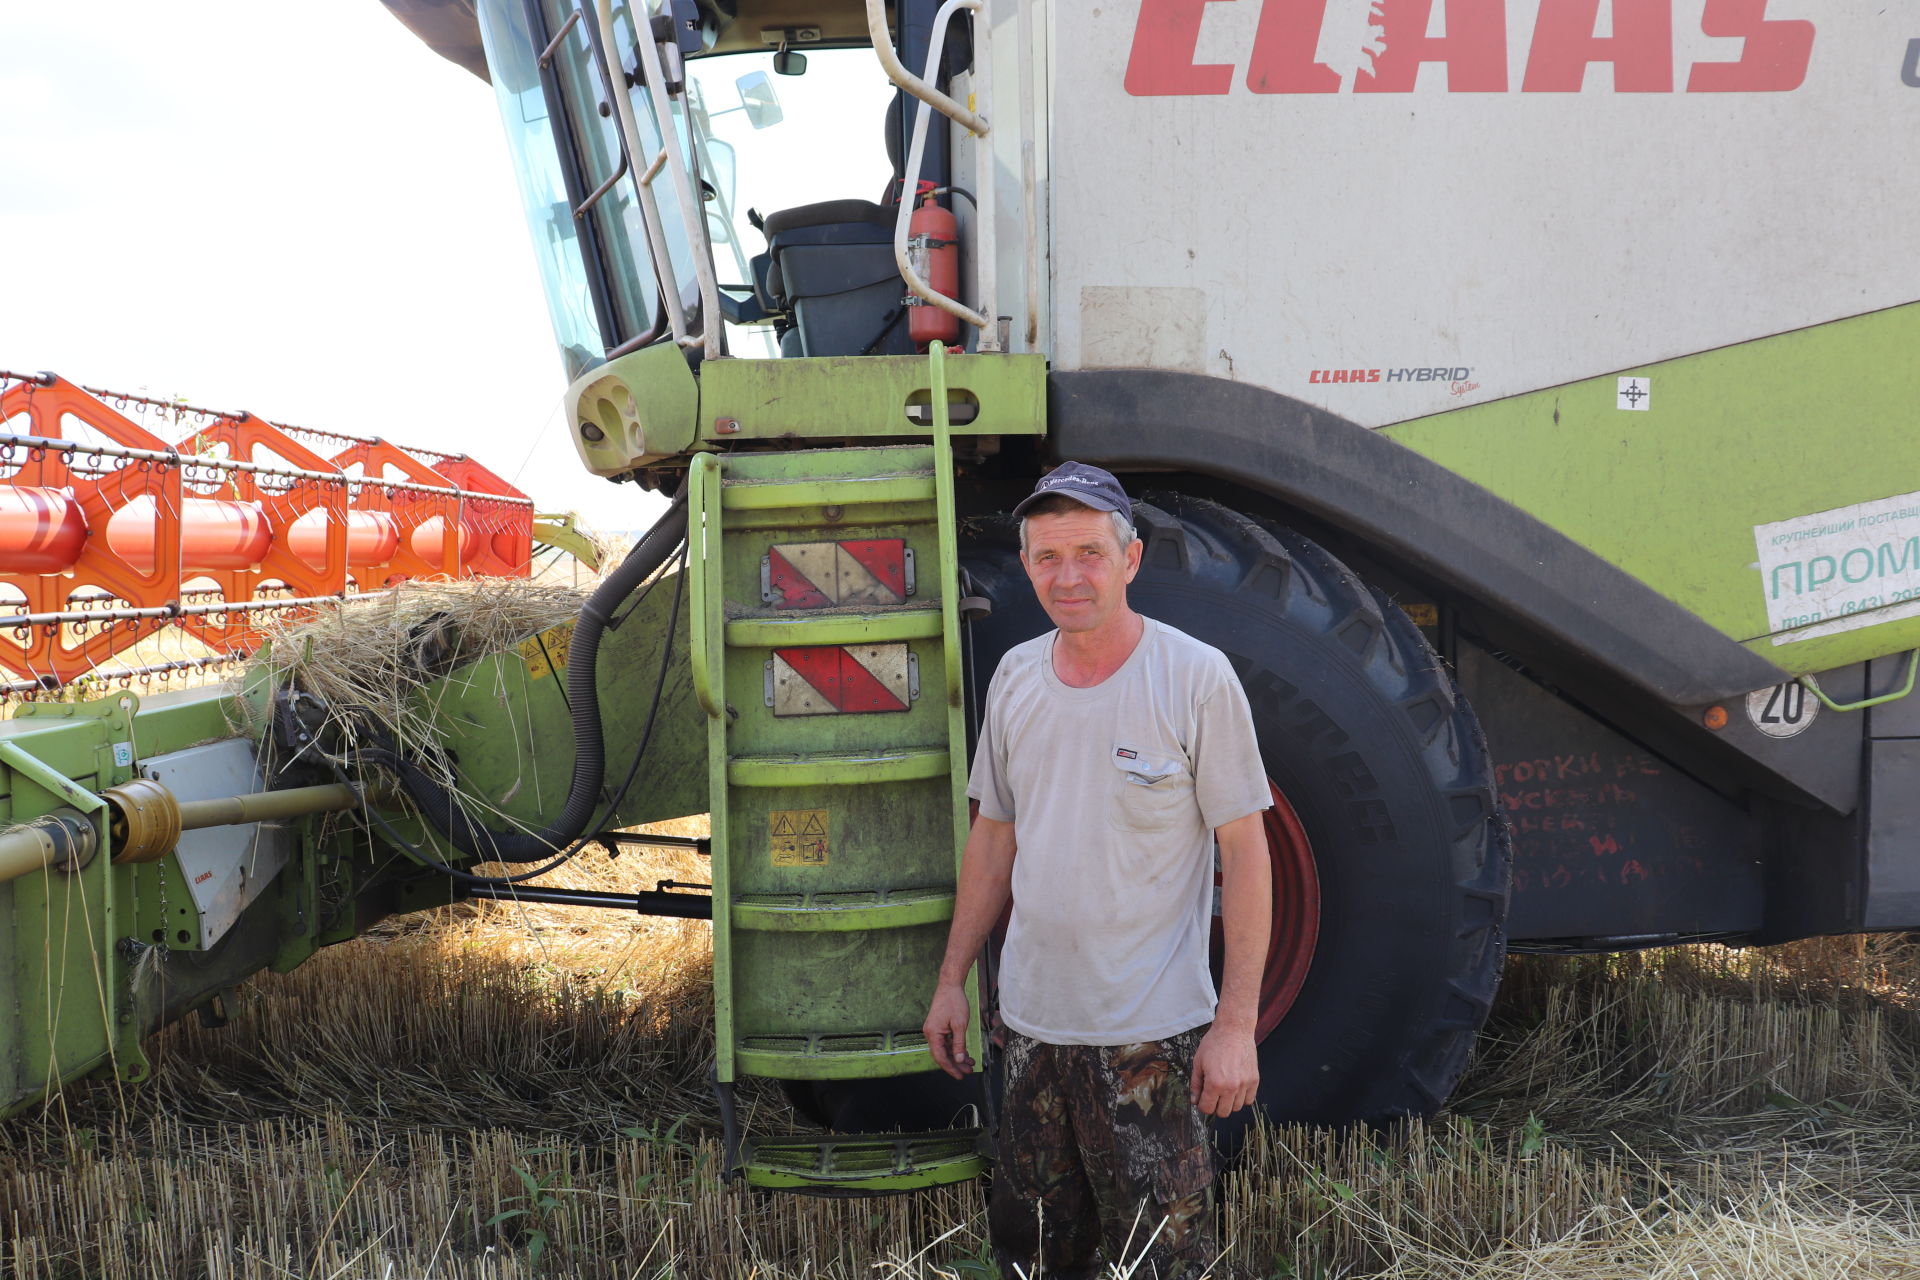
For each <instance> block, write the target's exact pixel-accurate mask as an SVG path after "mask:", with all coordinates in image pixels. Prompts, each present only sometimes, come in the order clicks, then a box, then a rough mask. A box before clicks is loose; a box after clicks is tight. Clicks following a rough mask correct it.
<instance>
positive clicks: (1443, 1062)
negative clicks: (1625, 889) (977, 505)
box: [962, 495, 1511, 1149]
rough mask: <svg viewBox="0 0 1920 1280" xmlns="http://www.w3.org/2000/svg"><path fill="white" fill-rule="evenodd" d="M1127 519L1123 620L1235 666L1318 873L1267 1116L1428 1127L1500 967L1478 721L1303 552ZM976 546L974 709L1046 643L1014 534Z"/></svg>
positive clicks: (1503, 843) (1176, 520) (1490, 821)
mask: <svg viewBox="0 0 1920 1280" xmlns="http://www.w3.org/2000/svg"><path fill="white" fill-rule="evenodd" d="M1135 520H1136V523H1137V524H1138V525H1139V528H1140V534H1141V537H1142V538H1143V539H1144V540H1145V543H1146V547H1145V551H1144V556H1143V560H1142V564H1141V569H1140V573H1139V576H1138V577H1137V578H1136V579H1135V580H1134V582H1133V585H1132V587H1131V588H1130V589H1129V593H1128V597H1129V602H1130V603H1131V604H1132V606H1133V607H1134V608H1135V609H1137V610H1138V611H1139V612H1141V613H1143V614H1146V615H1147V616H1149V617H1152V618H1156V619H1159V620H1161V621H1163V622H1166V623H1168V624H1169V625H1172V626H1175V627H1178V628H1179V629H1180V630H1182V631H1185V632H1186V633H1188V634H1189V635H1192V636H1194V637H1195V638H1197V639H1200V640H1203V641H1205V642H1206V643H1208V644H1211V645H1214V646H1215V647H1217V648H1219V649H1221V650H1223V651H1224V652H1225V653H1226V654H1227V656H1228V657H1229V658H1230V659H1231V660H1232V663H1233V666H1234V669H1235V670H1236V671H1237V672H1238V673H1239V675H1240V679H1241V681H1242V683H1243V685H1244V686H1245V688H1246V691H1247V697H1248V700H1249V702H1250V703H1251V705H1252V708H1253V716H1254V722H1255V726H1256V728H1257V730H1258V733H1259V738H1260V753H1261V757H1262V760H1263V762H1264V763H1265V765H1266V769H1267V773H1268V776H1269V777H1270V778H1271V779H1272V781H1273V782H1274V784H1275V786H1276V787H1278V788H1279V790H1280V792H1281V794H1282V795H1284V796H1285V797H1286V799H1287V801H1288V802H1290V804H1291V805H1292V808H1293V810H1294V812H1295V813H1296V814H1297V815H1298V817H1299V820H1300V826H1301V828H1303V829H1304V832H1305V836H1306V842H1307V843H1308V844H1310V846H1311V858H1312V862H1313V864H1314V869H1317V873H1318V881H1319V891H1320V914H1319V934H1318V941H1317V944H1316V946H1315V947H1314V949H1313V951H1312V953H1311V964H1310V965H1309V966H1308V967H1307V971H1306V973H1305V974H1304V978H1303V980H1302V981H1298V982H1297V983H1285V982H1282V983H1273V984H1270V986H1272V987H1273V988H1274V989H1276V990H1278V989H1289V990H1288V993H1289V994H1292V993H1293V991H1295V990H1297V994H1293V997H1292V1002H1291V1005H1290V1007H1288V1008H1287V1009H1286V1011H1285V1016H1284V1018H1281V1019H1280V1021H1279V1023H1278V1026H1277V1027H1275V1028H1274V1029H1273V1030H1272V1031H1271V1032H1270V1033H1269V1034H1268V1035H1267V1036H1266V1038H1265V1039H1264V1040H1263V1041H1262V1042H1261V1045H1260V1066H1261V1083H1260V1103H1261V1105H1262V1107H1263V1108H1264V1109H1265V1111H1266V1113H1267V1115H1268V1116H1269V1117H1270V1118H1272V1119H1274V1120H1278V1121H1306V1122H1311V1123H1317V1124H1339V1123H1345V1122H1351V1121H1378V1120H1384V1119H1388V1118H1391V1117H1394V1116H1402V1115H1409V1114H1426V1113H1430V1112H1432V1111H1434V1110H1435V1109H1437V1108H1438V1107H1439V1106H1440V1105H1441V1103H1442V1102H1444V1101H1445V1100H1446V1098H1447V1095H1448V1094H1449V1093H1450V1092H1451V1091H1452V1089H1453V1087H1454V1085H1455V1084H1456V1083H1457V1082H1458V1080H1459V1078H1460V1075H1461V1072H1462V1071H1463V1070H1464V1069H1465V1067H1466V1063H1467V1057H1468V1054H1469V1052H1470V1050H1471V1048H1472V1044H1473V1040H1474V1037H1475V1035H1476V1033H1477V1032H1478V1030H1479V1028H1480V1026H1481V1024H1482V1023H1483V1022H1484V1021H1485V1019H1486V1016H1487V1012H1488V1009H1489V1007H1490V1005H1491V1003H1492V1000H1493V994H1494V989H1495V987H1496V985H1497V984H1498V982H1499V980H1500V969H1501V962H1502V960H1503V958H1504V956H1505V934H1504V924H1505V918H1506V904H1507V889H1508V882H1509V877H1510V865H1511V857H1510V848H1509V843H1508V839H1507V832H1506V827H1505V824H1504V821H1503V820H1502V819H1501V818H1500V816H1499V813H1498V811H1497V809H1496V808H1495V805H1494V802H1493V792H1492V787H1491V778H1492V769H1491V766H1490V764H1489V761H1488V758H1487V751H1486V745H1485V742H1484V740H1483V738H1482V736H1481V733H1480V729H1479V725H1478V723H1477V721H1476V720H1475V719H1474V716H1473V713H1472V711H1471V709H1470V708H1469V707H1468V706H1467V704H1466V702H1465V700H1464V699H1462V698H1460V697H1459V695H1458V694H1457V693H1456V692H1455V691H1454V688H1453V683H1452V680H1451V679H1450V678H1449V677H1448V675H1447V673H1446V671H1445V669H1444V668H1443V666H1442V665H1441V663H1440V661H1439V659H1438V658H1437V657H1436V656H1435V654H1434V652H1433V650H1432V649H1431V648H1430V647H1429V646H1428V645H1427V643H1426V640H1425V638H1424V637H1422V636H1421V634H1420V633H1419V631H1418V630H1417V629H1416V628H1415V627H1414V625H1413V623H1412V622H1411V620H1409V619H1408V617H1407V616H1406V614H1405V613H1404V612H1403V611H1401V610H1400V609H1399V608H1397V607H1395V606H1393V605H1392V604H1390V603H1385V602H1383V600H1382V598H1380V597H1379V596H1378V595H1377V594H1376V593H1375V592H1373V591H1371V590H1369V588H1368V587H1367V586H1366V585H1365V584H1363V583H1362V582H1361V581H1360V580H1359V579H1358V578H1357V577H1355V576H1354V574H1353V573H1352V572H1351V571H1349V570H1348V569H1347V568H1346V567H1345V566H1344V565H1342V564H1340V563H1339V562H1338V561H1337V560H1335V559H1334V558H1333V557H1332V556H1330V555H1328V554H1327V553H1326V551H1324V550H1322V549H1321V548H1320V547H1319V546H1317V545H1315V544H1314V543H1312V542H1310V541H1308V540H1307V539H1305V538H1303V537H1300V536H1299V535H1298V534H1295V533H1293V532H1291V531H1289V530H1287V529H1285V528H1282V527H1279V526H1277V525H1274V524H1272V523H1268V522H1261V521H1256V520H1254V519H1250V518H1248V517H1246V516H1243V515H1240V514H1238V513H1236V512H1233V511H1230V510H1228V509H1227V508H1225V507H1222V506H1219V505H1218V504H1215V503H1211V502H1206V501H1202V500H1199V499H1195V498H1190V497H1186V496H1184V495H1171V496H1164V495H1163V496H1156V497H1154V498H1152V500H1151V501H1149V502H1143V503H1140V504H1138V505H1137V507H1136V509H1135ZM971 532H972V533H973V535H974V537H973V539H972V541H971V542H970V543H969V545H968V547H967V549H966V550H964V551H963V555H962V560H963V564H964V565H965V567H966V569H967V571H968V573H969V574H970V575H971V579H972V582H973V585H974V589H975V590H976V591H977V592H978V593H980V594H983V595H986V596H988V597H989V598H991V600H992V601H993V606H994V607H993V613H992V615H991V617H989V618H987V619H986V620H984V621H982V622H978V623H976V624H975V625H974V626H973V629H972V640H973V645H974V662H975V672H976V675H977V677H978V685H979V688H980V690H981V692H982V694H983V693H984V687H985V683H986V680H987V677H988V676H989V674H990V673H991V672H992V671H993V669H994V667H995V665H996V664H997V663H998V661H999V659H1000V656H1001V654H1003V653H1004V652H1006V650H1007V649H1008V648H1010V647H1012V646H1013V645H1014V644H1017V643H1019V642H1020V641H1022V640H1025V639H1027V638H1029V637H1031V636H1034V635H1037V634H1039V633H1040V632H1041V631H1043V630H1045V629H1046V628H1047V627H1048V625H1049V623H1048V621H1047V619H1046V616H1045V614H1044V613H1043V612H1042V611H1041V609H1040V607H1039V604H1038V602H1037V601H1036V600H1035V599H1034V596H1033V591H1032V589H1031V587H1030V586H1029V585H1028V583H1027V581H1026V578H1025V575H1024V573H1023V571H1022V570H1021V568H1020V565H1019V562H1018V559H1017V555H1016V553H1017V531H1016V530H1015V529H1014V527H1013V525H1012V523H1011V522H1010V521H1005V520H1000V521H988V522H975V524H974V525H973V526H972V528H971ZM1286 856H1296V857H1300V858H1303V859H1304V858H1305V857H1306V856H1307V851H1306V850H1305V849H1296V850H1293V851H1291V853H1290V854H1289V851H1284V850H1283V851H1281V853H1280V854H1278V855H1277V858H1278V859H1280V860H1282V861H1283V860H1284V858H1285V857H1286ZM1283 976H1284V975H1283ZM1293 977H1294V978H1295V979H1300V978H1301V977H1302V975H1299V974H1294V975H1293ZM1273 1012H1277V1011H1273ZM1244 1117H1245V1113H1242V1118H1241V1120H1240V1121H1239V1123H1238V1124H1230V1125H1227V1126H1223V1131H1222V1133H1221V1134H1220V1138H1221V1141H1222V1145H1223V1146H1226V1147H1228V1148H1230V1149H1231V1148H1236V1147H1237V1146H1238V1140H1239V1137H1240V1132H1241V1126H1243V1125H1244V1123H1245V1118H1244Z"/></svg>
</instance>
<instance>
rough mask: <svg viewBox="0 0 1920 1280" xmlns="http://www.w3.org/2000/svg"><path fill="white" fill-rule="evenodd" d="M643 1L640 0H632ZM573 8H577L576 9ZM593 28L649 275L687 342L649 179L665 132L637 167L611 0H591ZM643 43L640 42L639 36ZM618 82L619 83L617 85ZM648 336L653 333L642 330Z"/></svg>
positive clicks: (676, 334) (677, 334) (661, 159)
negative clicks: (618, 70)
mask: <svg viewBox="0 0 1920 1280" xmlns="http://www.w3.org/2000/svg"><path fill="white" fill-rule="evenodd" d="M636 3H644V0H636ZM574 12H576V13H578V12H579V10H577V9H576V10H575V11H574ZM593 13H594V30H595V31H596V32H598V34H599V43H598V45H597V51H598V55H599V56H598V57H596V58H595V59H594V65H595V68H596V69H597V70H598V71H599V72H600V79H601V87H602V88H603V89H605V90H606V94H607V101H609V102H611V103H613V108H614V112H613V113H614V119H616V120H617V121H619V124H620V142H621V150H622V151H624V152H625V153H626V156H627V159H628V162H629V163H628V165H627V168H628V170H629V171H630V172H632V173H633V189H634V198H635V200H636V201H637V202H638V203H639V205H640V220H641V221H642V222H644V223H646V224H647V256H648V257H649V258H651V259H652V260H653V279H654V283H655V284H656V285H658V286H659V289H660V301H661V302H662V303H664V304H665V306H666V309H667V327H668V328H669V329H671V330H672V331H673V340H674V342H675V343H677V344H680V345H685V343H686V340H687V313H686V308H685V307H684V306H683V305H682V304H681V301H680V282H679V281H678V280H677V279H675V278H674V274H673V255H672V254H670V253H668V252H667V234H666V226H665V224H664V223H662V222H661V221H660V206H659V205H658V204H657V203H656V202H655V201H654V198H653V179H654V176H655V175H656V174H658V173H659V172H660V168H661V166H662V165H664V164H666V162H667V146H666V143H667V139H666V133H665V131H664V130H663V131H662V132H661V138H660V142H661V146H660V150H659V152H658V153H656V154H655V155H654V157H653V158H652V160H650V161H649V162H648V164H647V167H646V168H645V169H641V168H640V167H639V160H638V157H639V156H640V154H641V148H640V125H639V122H638V121H637V120H636V119H635V118H634V114H633V100H632V99H631V98H629V97H628V96H627V94H626V93H625V92H624V89H625V86H624V84H619V82H617V81H616V80H615V77H614V74H613V69H614V67H615V66H617V65H620V62H619V56H618V51H619V45H618V43H616V41H615V40H614V34H613V4H612V0H595V3H594V6H593ZM641 43H644V42H641ZM624 75H625V72H624V68H623V70H622V78H624ZM616 85H618V87H617V88H616ZM646 337H647V340H648V341H649V342H650V341H652V339H653V335H651V334H648V335H646ZM638 345H644V344H640V343H636V342H634V341H632V340H629V341H628V342H626V343H623V344H621V346H620V347H619V348H617V349H616V350H615V352H614V353H612V354H624V353H625V351H626V350H628V349H629V348H632V347H635V346H638Z"/></svg>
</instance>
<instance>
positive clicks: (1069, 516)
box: [1020, 507, 1141, 632]
mask: <svg viewBox="0 0 1920 1280" xmlns="http://www.w3.org/2000/svg"><path fill="white" fill-rule="evenodd" d="M1026 524H1027V549H1026V550H1025V551H1022V552H1021V553H1020V563H1021V564H1022V565H1024V566H1025V567H1026V570H1027V578H1028V579H1029V580H1030V581H1031V582H1032V583H1033V592H1034V594H1035V595H1037V596H1038V597H1040V607H1041V608H1043V609H1045V610H1046V611H1047V617H1049V618H1051V619H1053V625H1054V626H1056V627H1058V628H1060V630H1062V631H1070V632H1079V631H1096V630H1098V629H1099V628H1100V627H1101V626H1103V625H1105V624H1106V623H1107V621H1108V620H1109V619H1111V618H1112V617H1113V616H1114V614H1116V613H1117V612H1119V610H1120V609H1122V608H1123V607H1125V605H1126V603H1127V584H1128V583H1129V582H1132V581H1133V575H1134V574H1135V573H1137V572H1138V571H1139V569H1140V550H1141V546H1140V540H1139V539H1138V538H1136V539H1134V541H1133V543H1132V544H1131V545H1130V546H1128V547H1127V548H1126V549H1125V550H1122V549H1121V547H1120V543H1119V540H1118V539H1117V538H1115V537H1114V532H1113V517H1112V516H1111V515H1109V514H1108V513H1107V512H1105V511H1095V510H1094V509H1093V508H1091V507H1075V508H1074V509H1072V510H1071V511H1060V512H1055V513H1052V514H1049V515H1038V516H1032V517H1030V518H1029V519H1028V520H1027V522H1026Z"/></svg>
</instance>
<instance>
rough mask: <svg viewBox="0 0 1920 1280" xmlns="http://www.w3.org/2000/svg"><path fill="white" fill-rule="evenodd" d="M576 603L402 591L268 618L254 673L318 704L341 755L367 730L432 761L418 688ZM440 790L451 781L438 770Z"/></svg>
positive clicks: (428, 723) (483, 581)
mask: <svg viewBox="0 0 1920 1280" xmlns="http://www.w3.org/2000/svg"><path fill="white" fill-rule="evenodd" d="M584 599H585V595H584V593H582V592H581V591H578V590H576V589H574V588H572V587H570V586H563V585H554V584H551V583H545V582H538V581H534V580H531V579H526V578H470V579H467V580H465V581H460V582H410V583H403V584H401V585H400V586H398V587H395V588H394V589H393V590H391V591H388V592H385V593H382V594H380V595H376V596H372V597H369V598H366V599H362V600H355V599H348V600H345V601H342V602H339V603H328V604H325V605H322V606H320V608H319V609H318V610H317V611H316V612H315V613H314V614H313V615H312V616H310V617H309V616H289V617H286V618H281V617H277V616H270V617H268V618H267V619H266V620H265V621H264V622H263V623H262V626H261V630H262V632H263V633H264V634H265V636H266V639H267V645H266V648H264V649H263V650H262V651H261V653H260V654H259V655H258V656H257V657H255V658H254V660H253V661H254V663H255V664H257V665H263V666H265V667H267V668H268V669H269V670H270V672H271V675H272V678H273V679H274V681H275V682H276V683H277V684H291V685H292V686H293V687H295V688H298V689H300V690H302V691H304V692H306V693H309V694H312V695H313V696H315V697H317V698H319V699H320V701H321V702H322V703H324V704H325V706H326V707H327V708H328V711H329V718H330V724H331V725H332V727H334V728H335V729H337V730H338V732H339V734H340V735H341V738H342V741H343V743H344V744H345V745H348V746H352V745H357V739H358V738H359V736H360V733H361V729H362V726H363V725H364V724H365V723H368V722H371V723H374V724H378V725H380V726H381V727H382V729H384V730H385V731H386V732H387V733H389V734H391V735H392V737H393V740H394V743H395V744H396V745H397V746H398V747H399V749H400V750H401V752H402V753H403V754H405V755H407V756H409V757H410V758H416V759H420V760H423V761H426V762H429V767H434V766H433V765H432V764H431V762H433V761H435V760H437V759H438V757H439V753H438V750H437V748H438V747H439V746H440V742H441V739H440V734H439V733H438V732H437V730H436V728H435V724H436V719H437V715H436V713H437V711H438V706H437V705H436V703H435V702H434V701H433V699H431V698H430V697H427V696H424V693H425V691H426V689H427V686H429V685H430V684H432V683H433V682H434V681H435V680H437V679H439V678H440V677H441V676H443V675H445V674H446V673H447V672H448V671H451V670H453V669H454V668H456V667H459V666H461V665H464V664H466V663H469V662H472V661H474V660H476V659H479V658H483V657H486V656H488V655H489V654H493V653H498V652H500V651H501V650H503V649H508V648H511V647H513V646H514V645H516V644H518V643H519V642H520V641H522V640H524V639H526V638H527V637H529V636H532V635H536V634H538V633H539V632H542V631H545V630H546V629H547V628H549V627H554V626H558V625H559V624H560V623H563V622H570V621H572V620H573V619H574V618H575V617H576V616H577V615H578V614H579V612H580V605H581V603H582V601H583V600H584ZM439 767H440V769H441V772H442V774H443V776H442V777H441V778H440V779H439V781H440V783H441V785H443V786H449V787H451V786H453V785H454V784H455V779H454V778H453V776H452V774H451V773H450V772H447V771H446V770H445V768H444V766H439Z"/></svg>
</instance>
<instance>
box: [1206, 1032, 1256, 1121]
mask: <svg viewBox="0 0 1920 1280" xmlns="http://www.w3.org/2000/svg"><path fill="white" fill-rule="evenodd" d="M1259 1087H1260V1055H1259V1053H1258V1051H1256V1050H1255V1049H1254V1047H1253V1032H1252V1030H1251V1029H1249V1030H1246V1031H1238V1030H1234V1029H1232V1028H1229V1027H1223V1026H1221V1025H1220V1024H1219V1023H1217V1022H1216V1023H1215V1024H1214V1025H1213V1026H1212V1027H1211V1028H1209V1029H1208V1031H1207V1034H1206V1035H1204V1036H1202V1037H1201V1038H1200V1047H1199V1048H1198V1049H1195V1050H1194V1051H1193V1089H1192V1093H1193V1102H1194V1105H1195V1106H1197V1107H1199V1108H1200V1112H1201V1114H1202V1115H1209V1116H1221V1117H1225V1116H1230V1115H1232V1114H1233V1113H1234V1112H1236V1111H1238V1110H1239V1109H1240V1108H1242V1107H1245V1106H1250V1105H1251V1104H1252V1103H1253V1095H1254V1093H1255V1092H1256V1091H1257V1090H1258V1089H1259Z"/></svg>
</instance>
